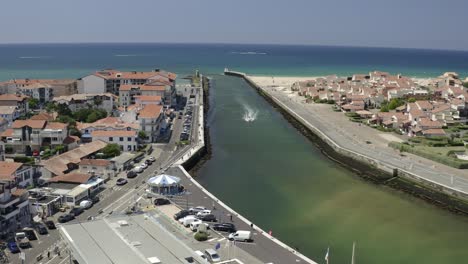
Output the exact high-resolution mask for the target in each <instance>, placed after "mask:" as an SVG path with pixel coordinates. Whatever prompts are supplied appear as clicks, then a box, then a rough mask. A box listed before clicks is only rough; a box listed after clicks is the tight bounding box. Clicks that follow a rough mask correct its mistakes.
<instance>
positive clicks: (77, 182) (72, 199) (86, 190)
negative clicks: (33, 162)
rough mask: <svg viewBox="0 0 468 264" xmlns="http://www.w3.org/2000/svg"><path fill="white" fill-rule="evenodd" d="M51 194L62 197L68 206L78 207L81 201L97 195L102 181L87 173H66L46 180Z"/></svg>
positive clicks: (102, 183)
mask: <svg viewBox="0 0 468 264" xmlns="http://www.w3.org/2000/svg"><path fill="white" fill-rule="evenodd" d="M47 182H48V186H47V188H48V190H50V193H51V194H54V195H59V196H61V197H63V200H62V202H63V203H64V204H67V205H68V206H76V205H79V203H80V202H81V201H83V200H84V199H87V198H89V197H91V196H93V195H95V194H96V193H98V192H99V191H100V190H101V188H103V186H104V180H103V179H101V178H99V177H97V176H94V175H91V174H88V173H78V172H73V173H68V174H62V175H58V176H55V177H52V178H50V179H48V180H47Z"/></svg>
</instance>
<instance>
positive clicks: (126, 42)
mask: <svg viewBox="0 0 468 264" xmlns="http://www.w3.org/2000/svg"><path fill="white" fill-rule="evenodd" d="M77 44H178V45H180V44H182V45H184V44H185V45H259V46H260V45H265V46H301V47H304V46H305V47H336V48H362V49H400V50H405V49H406V50H427V51H448V52H468V49H466V50H463V49H442V48H416V47H390V46H365V45H363V46H360V45H331V44H328V45H327V44H303V43H236V42H156V41H143V42H134V41H116V42H105V41H91V42H5V43H0V46H7V45H77Z"/></svg>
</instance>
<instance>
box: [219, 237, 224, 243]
mask: <svg viewBox="0 0 468 264" xmlns="http://www.w3.org/2000/svg"><path fill="white" fill-rule="evenodd" d="M225 239H226V238H225V237H223V238H220V239H218V242H221V241H224V240H225Z"/></svg>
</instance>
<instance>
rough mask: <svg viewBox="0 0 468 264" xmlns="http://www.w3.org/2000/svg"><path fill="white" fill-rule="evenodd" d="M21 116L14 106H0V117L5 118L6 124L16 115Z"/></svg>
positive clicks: (16, 117)
mask: <svg viewBox="0 0 468 264" xmlns="http://www.w3.org/2000/svg"><path fill="white" fill-rule="evenodd" d="M20 116H21V113H20V111H19V110H18V108H17V107H16V106H7V105H3V106H0V117H2V118H3V119H5V120H6V122H7V123H8V124H11V123H13V121H15V120H16V119H18V117H20Z"/></svg>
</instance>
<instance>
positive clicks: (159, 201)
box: [154, 198, 171, 205]
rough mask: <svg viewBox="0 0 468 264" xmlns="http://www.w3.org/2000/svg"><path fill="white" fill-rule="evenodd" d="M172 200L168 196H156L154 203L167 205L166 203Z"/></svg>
mask: <svg viewBox="0 0 468 264" xmlns="http://www.w3.org/2000/svg"><path fill="white" fill-rule="evenodd" d="M170 203H171V201H169V200H168V199H166V198H156V199H154V205H165V204H170Z"/></svg>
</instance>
